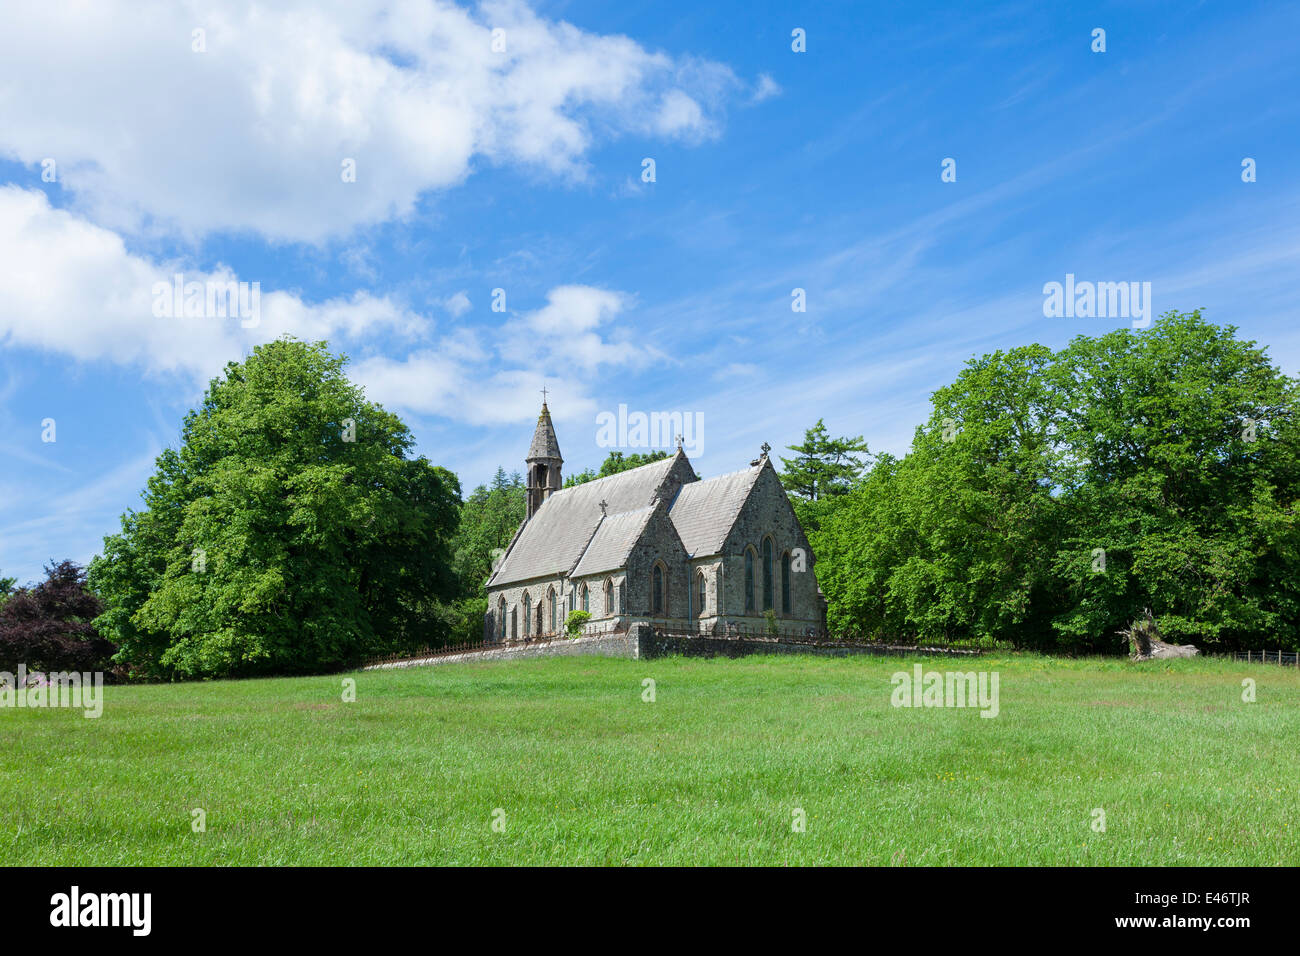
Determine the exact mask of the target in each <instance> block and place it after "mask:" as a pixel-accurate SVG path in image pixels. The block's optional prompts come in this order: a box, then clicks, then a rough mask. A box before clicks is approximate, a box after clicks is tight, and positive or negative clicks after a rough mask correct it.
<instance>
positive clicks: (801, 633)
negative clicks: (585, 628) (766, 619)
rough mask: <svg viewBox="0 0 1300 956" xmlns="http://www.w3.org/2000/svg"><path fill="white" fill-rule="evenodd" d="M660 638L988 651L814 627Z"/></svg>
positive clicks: (667, 632) (664, 631) (674, 633)
mask: <svg viewBox="0 0 1300 956" xmlns="http://www.w3.org/2000/svg"><path fill="white" fill-rule="evenodd" d="M654 630H655V634H656V635H657V636H659V637H668V638H680V639H685V640H690V639H699V638H706V639H709V640H732V641H745V642H748V643H755V644H762V643H768V644H783V645H801V646H807V647H818V648H823V647H825V648H834V647H845V648H849V647H851V648H864V649H869V650H876V651H880V652H885V653H930V652H933V653H936V654H949V655H964V654H968V655H972V656H975V655H979V654H981V653H982V652H983V651H984V650H985V648H983V647H981V646H979V645H978V644H977V643H975V642H974V641H964V642H946V641H938V642H936V641H924V642H922V641H906V640H898V639H890V638H885V637H881V638H870V637H863V636H862V635H861V634H856V633H852V632H848V631H826V630H819V629H817V628H812V627H802V628H788V627H787V628H782V627H779V626H778V627H776V628H770V627H746V626H743V625H735V624H728V625H725V626H721V627H704V628H700V629H698V630H692V629H690V628H655V629H654Z"/></svg>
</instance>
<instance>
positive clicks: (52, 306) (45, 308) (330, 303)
mask: <svg viewBox="0 0 1300 956" xmlns="http://www.w3.org/2000/svg"><path fill="white" fill-rule="evenodd" d="M178 272H179V273H182V274H183V275H184V277H185V280H186V281H191V280H192V281H199V282H206V281H208V280H215V281H221V282H226V281H239V280H244V281H248V282H250V283H251V282H253V281H257V280H256V277H250V276H235V275H234V274H233V273H231V272H230V271H229V270H228V269H225V268H221V269H218V270H214V271H213V272H209V273H204V272H200V271H198V270H193V269H187V268H185V267H184V265H183V264H182V263H180V262H153V261H151V260H149V259H146V258H144V257H142V256H138V255H135V254H133V253H130V252H128V251H127V249H126V247H125V246H124V244H123V242H122V239H121V238H120V237H119V236H118V235H116V234H115V233H113V232H110V231H109V230H107V229H104V228H101V227H100V226H96V225H93V224H91V223H88V222H86V221H85V220H83V219H80V218H78V217H77V216H75V215H73V214H72V213H69V212H68V211H66V210H62V209H55V208H53V207H51V206H50V204H49V200H48V199H47V198H46V196H45V194H44V193H42V192H39V191H37V190H25V189H19V188H18V187H16V186H3V187H0V342H3V343H4V344H5V345H9V346H26V347H29V348H35V349H42V350H46V351H50V352H56V353H60V354H63V355H67V356H70V357H72V358H74V359H78V360H81V361H95V360H107V361H110V362H115V363H118V364H123V365H136V366H138V367H140V368H143V369H144V370H145V371H147V372H150V373H162V372H171V373H178V374H180V375H183V376H188V377H190V378H192V379H195V380H198V381H201V380H203V379H205V378H206V377H208V376H210V375H212V374H215V373H216V372H218V371H220V369H221V367H222V366H223V365H224V363H225V362H227V361H229V360H231V359H237V358H239V357H240V356H241V355H242V354H243V353H244V352H245V351H246V350H247V349H249V348H251V347H252V346H254V345H257V344H259V343H261V342H267V341H270V340H272V339H274V338H276V337H278V336H280V335H282V334H285V333H288V334H291V335H294V336H296V337H298V338H301V339H313V340H314V339H330V340H334V339H354V340H355V339H359V338H360V337H362V336H364V335H368V334H370V333H372V332H374V331H376V330H379V329H384V330H387V331H390V332H395V333H397V334H399V335H403V336H414V335H416V334H418V333H420V332H421V331H423V330H424V328H425V327H426V325H427V323H426V320H425V319H423V318H422V317H421V316H419V315H416V314H415V313H413V312H411V311H409V310H408V309H406V308H404V307H403V306H401V305H399V304H397V303H395V302H394V301H392V300H391V299H389V298H387V297H385V298H376V297H374V296H371V295H369V294H367V293H357V294H355V295H352V296H350V297H346V298H335V299H330V300H327V301H324V302H320V303H314V304H313V303H308V302H304V301H303V300H302V299H300V298H299V297H298V296H296V295H293V294H290V293H287V292H280V291H265V290H264V291H263V292H262V295H261V309H260V317H259V321H258V323H257V325H256V326H250V327H248V328H245V327H243V323H241V321H240V319H238V318H160V317H158V316H156V315H155V314H154V287H155V285H156V284H157V283H160V282H161V283H167V284H170V283H171V282H172V281H173V276H174V275H175V274H176V273H178Z"/></svg>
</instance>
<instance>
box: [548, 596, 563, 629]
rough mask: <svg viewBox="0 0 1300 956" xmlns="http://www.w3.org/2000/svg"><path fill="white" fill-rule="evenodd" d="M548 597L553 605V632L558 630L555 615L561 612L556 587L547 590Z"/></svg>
mask: <svg viewBox="0 0 1300 956" xmlns="http://www.w3.org/2000/svg"><path fill="white" fill-rule="evenodd" d="M546 599H547V601H548V602H550V605H551V633H552V634H554V633H555V632H556V627H555V617H556V615H557V614H559V612H560V602H559V601H557V600H556V599H555V588H550V589H549V590H548V591H547V592H546Z"/></svg>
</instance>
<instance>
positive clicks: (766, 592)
mask: <svg viewBox="0 0 1300 956" xmlns="http://www.w3.org/2000/svg"><path fill="white" fill-rule="evenodd" d="M774 577H775V575H774V573H773V568H772V539H771V538H764V539H763V610H764V611H770V610H771V609H772V608H774V607H776V594H775V588H776V583H775V581H774Z"/></svg>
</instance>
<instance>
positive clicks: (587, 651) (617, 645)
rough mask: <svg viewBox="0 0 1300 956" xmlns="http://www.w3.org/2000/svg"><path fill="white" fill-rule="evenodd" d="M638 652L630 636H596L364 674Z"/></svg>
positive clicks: (448, 657) (447, 657) (430, 659)
mask: <svg viewBox="0 0 1300 956" xmlns="http://www.w3.org/2000/svg"><path fill="white" fill-rule="evenodd" d="M639 650H640V646H639V644H638V642H637V641H635V640H633V639H631V638H629V637H628V635H627V634H593V635H592V636H591V637H579V638H574V639H573V640H570V639H568V638H560V639H558V640H554V641H543V642H541V643H538V644H525V645H519V646H514V647H486V648H483V649H482V650H476V651H463V652H461V653H459V654H445V655H440V656H438V657H423V658H412V659H411V660H408V661H394V662H392V663H390V664H374V665H372V666H370V667H364V668H362V670H368V671H382V670H398V669H401V668H404V667H427V666H431V665H434V664H463V663H466V662H467V661H509V660H522V659H524V658H529V657H580V656H583V655H596V656H599V657H630V658H635V657H636V656H637V654H638V652H639Z"/></svg>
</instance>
